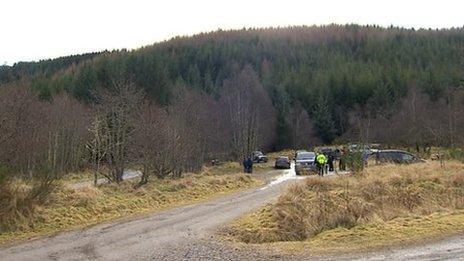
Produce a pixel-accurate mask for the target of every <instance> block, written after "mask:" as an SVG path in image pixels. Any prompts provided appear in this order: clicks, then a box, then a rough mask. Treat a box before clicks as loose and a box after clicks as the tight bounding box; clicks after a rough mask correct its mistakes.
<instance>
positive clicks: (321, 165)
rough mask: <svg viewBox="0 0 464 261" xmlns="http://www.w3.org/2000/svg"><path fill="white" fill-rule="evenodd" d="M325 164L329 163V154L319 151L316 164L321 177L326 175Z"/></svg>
mask: <svg viewBox="0 0 464 261" xmlns="http://www.w3.org/2000/svg"><path fill="white" fill-rule="evenodd" d="M325 164H327V156H325V155H324V154H323V153H319V154H318V155H317V156H316V165H317V171H318V173H319V176H321V177H322V176H324V170H325Z"/></svg>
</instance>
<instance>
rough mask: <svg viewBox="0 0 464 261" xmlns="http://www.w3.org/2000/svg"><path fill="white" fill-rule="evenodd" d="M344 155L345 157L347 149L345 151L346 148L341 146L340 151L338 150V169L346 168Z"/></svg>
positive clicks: (343, 169)
mask: <svg viewBox="0 0 464 261" xmlns="http://www.w3.org/2000/svg"><path fill="white" fill-rule="evenodd" d="M346 157H347V151H346V148H345V147H343V149H342V151H341V152H340V163H339V164H338V165H339V166H338V167H339V170H340V171H345V170H346Z"/></svg>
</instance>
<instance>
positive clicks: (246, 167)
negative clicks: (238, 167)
mask: <svg viewBox="0 0 464 261" xmlns="http://www.w3.org/2000/svg"><path fill="white" fill-rule="evenodd" d="M242 165H243V172H245V173H248V162H247V159H246V158H245V157H243V160H242Z"/></svg>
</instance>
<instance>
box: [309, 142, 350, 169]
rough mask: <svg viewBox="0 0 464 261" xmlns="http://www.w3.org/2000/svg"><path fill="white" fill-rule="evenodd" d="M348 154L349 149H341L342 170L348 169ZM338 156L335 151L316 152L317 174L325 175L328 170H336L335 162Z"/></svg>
mask: <svg viewBox="0 0 464 261" xmlns="http://www.w3.org/2000/svg"><path fill="white" fill-rule="evenodd" d="M346 155H347V150H346V149H345V148H344V149H342V150H341V151H340V158H339V159H338V160H339V163H338V167H339V170H340V171H345V170H346V159H345V158H346ZM335 160H336V158H335V156H334V155H333V153H327V154H324V153H322V152H319V153H317V154H316V160H315V161H316V167H317V174H318V175H319V176H324V174H325V173H327V171H330V172H332V171H334V170H335V167H334V162H335Z"/></svg>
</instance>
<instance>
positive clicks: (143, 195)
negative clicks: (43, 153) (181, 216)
mask: <svg viewBox="0 0 464 261" xmlns="http://www.w3.org/2000/svg"><path fill="white" fill-rule="evenodd" d="M137 181H138V180H133V181H124V182H123V183H121V184H120V185H116V184H107V185H101V186H99V187H96V188H94V187H88V188H83V189H78V190H75V189H70V188H66V186H62V187H61V188H60V189H58V190H56V191H55V192H54V193H53V194H52V196H51V198H50V200H49V201H48V202H47V203H46V205H44V206H42V207H38V209H37V211H36V213H35V215H34V216H33V218H32V219H31V220H24V221H21V222H24V224H20V225H18V226H17V227H18V229H16V230H15V231H3V232H1V233H0V245H1V244H8V243H12V242H18V241H21V240H25V239H31V238H34V237H39V236H44V235H51V234H53V233H56V232H59V231H64V230H70V229H73V228H79V227H84V226H89V225H94V224H98V223H101V222H104V221H109V220H114V219H118V218H123V217H124V218H126V217H131V216H134V215H139V214H143V213H148V212H153V211H159V210H163V209H167V208H170V207H175V206H180V205H185V204H190V203H194V202H198V201H201V200H205V199H208V198H212V197H215V196H218V195H224V194H228V193H232V192H237V191H240V190H244V189H248V188H252V187H256V186H259V185H261V184H262V183H261V181H259V180H257V179H254V178H252V177H251V176H250V175H247V174H241V173H236V174H227V175H215V174H214V173H213V172H211V170H209V171H208V170H207V171H205V172H204V173H203V174H186V175H185V176H184V177H183V178H181V179H178V180H169V179H165V180H153V181H151V182H150V183H149V184H147V185H146V186H144V187H142V188H139V189H134V186H133V185H134V182H137ZM18 222H19V221H18Z"/></svg>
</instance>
